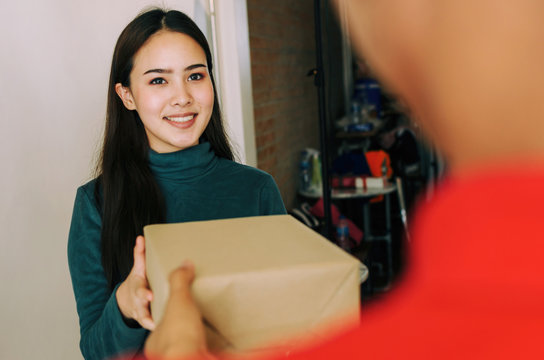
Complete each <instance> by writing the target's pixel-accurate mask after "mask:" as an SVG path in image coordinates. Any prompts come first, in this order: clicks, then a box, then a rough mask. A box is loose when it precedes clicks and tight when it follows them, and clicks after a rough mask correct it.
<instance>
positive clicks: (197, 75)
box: [188, 73, 204, 81]
mask: <svg viewBox="0 0 544 360" xmlns="http://www.w3.org/2000/svg"><path fill="white" fill-rule="evenodd" d="M202 78H204V75H203V74H201V73H194V74H191V75H189V78H188V80H189V81H195V80H200V79H202Z"/></svg>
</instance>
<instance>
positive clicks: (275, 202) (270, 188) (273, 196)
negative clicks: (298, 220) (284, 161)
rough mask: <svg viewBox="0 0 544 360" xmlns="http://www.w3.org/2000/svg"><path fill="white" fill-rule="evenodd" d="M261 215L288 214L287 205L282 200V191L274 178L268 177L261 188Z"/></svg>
mask: <svg viewBox="0 0 544 360" xmlns="http://www.w3.org/2000/svg"><path fill="white" fill-rule="evenodd" d="M259 201H260V214H259V215H283V214H287V211H286V210H285V205H284V204H283V200H282V198H281V194H280V190H279V189H278V186H277V185H276V182H275V181H274V179H273V178H272V176H270V175H268V176H267V177H266V181H265V182H264V184H263V186H262V187H261V190H260V194H259Z"/></svg>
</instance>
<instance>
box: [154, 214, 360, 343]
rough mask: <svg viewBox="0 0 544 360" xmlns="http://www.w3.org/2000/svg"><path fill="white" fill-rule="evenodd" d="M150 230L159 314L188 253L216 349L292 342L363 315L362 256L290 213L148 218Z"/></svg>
mask: <svg viewBox="0 0 544 360" xmlns="http://www.w3.org/2000/svg"><path fill="white" fill-rule="evenodd" d="M144 235H145V238H146V266H147V277H148V280H149V284H150V287H151V289H152V290H153V293H154V301H153V302H152V304H151V312H152V316H153V318H154V321H155V322H156V323H157V322H159V321H160V319H161V317H162V314H163V309H164V307H165V305H166V300H167V297H168V275H169V274H170V272H171V271H172V270H173V269H175V268H176V267H178V266H179V265H180V264H181V262H182V261H183V260H184V259H190V260H192V261H193V262H194V264H195V267H196V277H195V281H194V283H193V287H192V291H193V295H194V298H195V301H196V302H197V305H198V307H199V308H200V310H201V311H202V315H203V318H204V322H205V325H206V327H207V329H206V330H207V336H208V345H209V346H210V348H212V349H213V350H222V351H229V350H230V351H235V352H239V351H247V350H256V349H266V348H271V347H277V346H281V347H290V346H294V345H296V343H297V342H299V343H300V341H303V340H304V341H306V340H311V339H312V338H316V337H319V336H321V335H322V331H323V329H324V328H326V327H327V326H329V325H330V324H331V322H332V321H334V320H337V319H340V318H341V319H342V321H344V322H348V323H349V325H351V326H353V325H357V324H358V322H359V308H360V299H359V294H360V290H359V284H360V266H361V263H360V262H359V260H358V259H356V258H355V257H353V256H351V255H349V254H347V253H346V252H344V251H343V250H342V249H340V248H339V247H338V246H336V245H334V244H333V243H331V242H330V241H328V240H327V239H325V238H324V237H322V236H321V235H319V234H317V233H316V232H315V231H313V230H311V229H309V228H307V227H306V226H304V225H303V224H302V223H300V222H299V221H297V220H295V219H294V218H293V217H291V216H290V215H274V216H258V217H248V218H237V219H226V220H214V221H198V222H188V223H179V224H161V225H149V226H146V227H145V228H144ZM344 324H345V323H344Z"/></svg>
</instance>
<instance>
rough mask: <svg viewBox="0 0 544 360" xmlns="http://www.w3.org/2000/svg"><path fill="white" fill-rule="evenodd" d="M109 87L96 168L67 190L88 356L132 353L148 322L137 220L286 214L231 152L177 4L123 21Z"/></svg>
mask: <svg viewBox="0 0 544 360" xmlns="http://www.w3.org/2000/svg"><path fill="white" fill-rule="evenodd" d="M108 92H109V93H108V100H107V101H108V104H107V117H106V129H105V137H104V144H103V149H102V154H101V158H100V160H99V163H98V165H97V177H96V178H95V179H94V180H92V181H90V182H89V183H87V184H85V185H83V186H82V187H80V188H79V189H78V191H77V195H76V199H75V205H74V212H73V215H72V224H71V228H70V234H69V239H68V261H69V266H70V273H71V277H72V285H73V288H74V293H75V298H76V302H77V310H78V314H79V321H80V330H81V342H80V347H81V351H82V353H83V355H84V357H85V358H87V359H103V358H106V357H110V356H112V355H116V354H120V353H127V352H137V351H138V350H139V349H140V348H141V347H142V345H143V343H144V341H145V338H146V337H147V334H148V330H152V329H153V328H154V323H153V321H152V320H151V316H150V313H149V302H150V301H151V299H152V293H151V291H150V290H149V288H148V284H147V279H146V276H145V256H144V253H145V248H144V246H145V245H144V239H143V237H141V234H142V231H143V227H144V226H145V225H147V224H151V223H161V222H184V221H196V220H211V219H221V218H232V217H243V216H256V215H269V214H283V213H285V208H284V205H283V202H282V200H281V197H280V194H279V191H278V188H277V186H276V184H275V182H274V180H273V179H272V177H271V176H270V175H268V174H266V173H264V172H262V171H260V170H257V169H254V168H251V167H248V166H245V165H241V164H238V163H236V162H234V161H233V154H232V150H231V147H230V145H229V142H228V140H227V136H226V135H225V131H224V128H223V124H222V120H221V114H220V110H219V106H218V103H217V99H216V91H215V86H214V80H213V74H212V59H211V53H210V49H209V46H208V44H207V42H206V39H205V37H204V35H203V34H202V32H201V31H200V30H199V29H198V27H197V26H196V24H195V23H194V22H193V21H192V20H191V19H190V18H189V17H187V16H186V15H185V14H183V13H180V12H178V11H164V10H161V9H153V10H150V11H147V12H145V13H142V14H141V15H139V16H138V17H137V18H135V19H134V20H133V21H132V22H131V23H130V24H129V25H128V26H127V27H126V28H125V29H124V31H123V32H122V33H121V35H120V37H119V39H118V41H117V45H116V47H115V51H114V54H113V61H112V66H111V74H110V81H109V88H108ZM194 241H198V239H194Z"/></svg>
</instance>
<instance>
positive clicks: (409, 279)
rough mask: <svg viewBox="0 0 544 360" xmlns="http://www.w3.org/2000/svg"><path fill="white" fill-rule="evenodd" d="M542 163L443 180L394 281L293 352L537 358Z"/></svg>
mask: <svg viewBox="0 0 544 360" xmlns="http://www.w3.org/2000/svg"><path fill="white" fill-rule="evenodd" d="M543 206H544V166H542V167H540V166H534V167H529V168H528V167H526V166H523V167H521V166H512V167H505V166H502V168H501V170H486V171H485V172H484V171H479V172H474V173H473V174H471V175H470V176H465V177H462V178H450V179H447V180H445V181H444V182H443V183H442V184H441V186H440V187H439V189H438V190H437V192H436V195H435V196H434V197H433V199H432V201H431V202H430V203H427V204H421V205H420V208H419V210H418V211H417V212H416V214H417V216H416V218H415V219H414V226H413V228H412V230H413V231H412V235H413V236H412V238H413V241H412V243H411V244H410V254H409V259H410V264H409V266H408V271H407V272H406V273H405V275H404V278H403V279H402V281H400V283H399V284H398V285H397V286H396V287H395V288H394V289H393V290H391V291H390V292H389V293H388V294H387V295H386V296H384V297H383V298H382V299H380V300H379V301H375V302H374V303H371V304H369V305H365V306H364V307H363V312H362V317H361V326H360V327H359V328H358V329H356V330H354V331H351V332H348V333H344V334H341V335H337V336H336V337H334V338H332V339H331V340H330V341H328V342H325V343H321V344H316V346H315V347H313V348H310V349H306V350H301V351H300V352H299V353H296V354H291V355H290V356H289V357H288V358H289V359H292V360H295V359H296V360H299V359H327V360H330V359H509V360H512V359H520V358H523V359H527V358H533V359H544V259H543V253H544V208H543Z"/></svg>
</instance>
